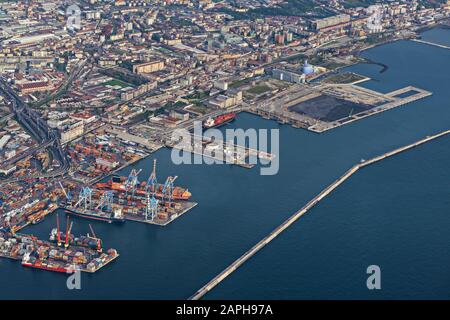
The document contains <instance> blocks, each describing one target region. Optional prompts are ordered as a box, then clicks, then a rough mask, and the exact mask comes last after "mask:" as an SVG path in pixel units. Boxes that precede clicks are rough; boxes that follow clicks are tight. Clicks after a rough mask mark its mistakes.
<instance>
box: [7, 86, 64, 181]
mask: <svg viewBox="0 0 450 320" xmlns="http://www.w3.org/2000/svg"><path fill="white" fill-rule="evenodd" d="M0 94H1V95H2V96H3V97H4V98H5V101H6V102H7V104H8V106H9V107H10V109H11V112H12V113H13V115H14V117H15V119H16V120H17V122H18V123H19V124H20V125H21V126H22V127H23V128H24V129H25V130H27V132H29V133H30V134H31V136H32V137H33V139H35V140H36V141H37V142H38V143H39V145H38V146H37V147H35V148H31V149H30V150H27V151H26V152H24V153H22V154H20V155H19V156H18V157H14V158H12V159H10V160H8V161H6V162H4V163H2V167H8V166H10V165H13V164H14V163H15V162H17V161H19V160H20V159H23V158H25V157H27V156H30V155H32V154H33V153H35V152H37V151H38V150H43V149H47V150H48V151H49V152H50V153H51V154H52V156H53V158H54V159H55V160H56V161H58V163H59V168H58V169H56V170H54V171H53V172H51V173H45V174H44V175H45V176H46V177H54V176H58V175H61V174H64V173H65V172H67V170H68V169H69V160H68V159H67V156H66V154H65V152H64V151H63V149H62V147H61V143H60V141H59V136H58V131H57V130H55V129H52V128H50V127H49V126H48V125H47V122H46V121H45V120H44V119H42V118H41V116H40V114H38V113H37V112H36V111H34V110H32V109H31V108H29V107H28V106H27V105H26V104H25V103H24V102H23V100H22V99H21V98H20V97H19V96H18V95H17V93H16V92H15V91H14V90H13V89H12V88H11V87H10V86H9V84H8V82H7V81H6V80H5V79H3V78H1V77H0Z"/></svg>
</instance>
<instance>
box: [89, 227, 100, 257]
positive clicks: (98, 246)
mask: <svg viewBox="0 0 450 320" xmlns="http://www.w3.org/2000/svg"><path fill="white" fill-rule="evenodd" d="M89 229H90V230H91V233H92V235H90V234H89V233H88V234H87V235H88V238H91V239H93V240H95V241H97V251H99V252H101V251H102V240H100V239H99V238H97V235H96V234H95V232H94V228H92V226H91V224H89Z"/></svg>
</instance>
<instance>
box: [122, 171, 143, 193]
mask: <svg viewBox="0 0 450 320" xmlns="http://www.w3.org/2000/svg"><path fill="white" fill-rule="evenodd" d="M141 171H142V169H139V170H136V169H133V170H131V172H130V174H129V176H128V178H127V180H126V181H125V184H124V186H125V190H126V193H125V194H126V195H128V193H129V192H130V191H131V195H132V196H134V192H135V191H136V186H137V185H138V184H139V180H138V175H139V173H141Z"/></svg>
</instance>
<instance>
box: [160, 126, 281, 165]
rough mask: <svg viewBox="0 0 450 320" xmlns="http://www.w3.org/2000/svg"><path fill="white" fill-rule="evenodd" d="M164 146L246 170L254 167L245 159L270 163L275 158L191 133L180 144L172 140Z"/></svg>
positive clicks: (247, 148)
mask: <svg viewBox="0 0 450 320" xmlns="http://www.w3.org/2000/svg"><path fill="white" fill-rule="evenodd" d="M186 140H188V141H186ZM166 146H167V147H169V148H175V149H179V150H182V151H186V152H189V153H192V154H196V155H200V156H204V157H208V158H211V159H213V160H217V161H221V162H226V163H231V164H235V165H238V166H241V167H243V168H247V169H250V168H253V167H254V164H253V163H247V161H246V159H247V158H249V157H254V158H259V159H262V160H266V161H272V160H273V159H274V157H275V155H274V154H272V153H268V152H264V151H260V150H256V149H253V148H249V147H243V146H240V145H238V144H235V143H232V142H225V141H223V140H214V139H212V138H210V137H206V136H198V135H195V134H192V133H191V134H190V135H189V137H186V138H185V137H183V138H182V141H181V142H180V141H173V140H170V141H167V142H166Z"/></svg>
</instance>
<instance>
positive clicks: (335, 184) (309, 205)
mask: <svg viewBox="0 0 450 320" xmlns="http://www.w3.org/2000/svg"><path fill="white" fill-rule="evenodd" d="M448 134H450V130H447V131H443V132H441V133H438V134H435V135H433V136H427V137H426V138H424V139H421V140H419V141H416V142H414V143H412V144H409V145H406V146H404V147H401V148H398V149H395V150H393V151H390V152H387V153H384V154H382V155H380V156H377V157H374V158H372V159H370V160H362V161H361V162H360V163H357V164H356V165H354V166H353V167H351V168H350V169H349V170H347V171H346V172H345V173H344V174H343V175H342V176H340V177H339V178H338V179H337V180H335V181H334V182H333V183H331V184H330V185H329V186H327V187H326V188H325V189H323V190H322V191H321V192H320V193H319V194H318V195H317V196H315V197H314V198H313V199H312V200H310V201H309V202H308V203H307V204H306V205H305V206H303V207H302V208H301V209H300V210H299V211H297V212H296V213H294V214H293V215H292V216H291V217H289V218H288V219H287V220H285V221H284V222H283V223H282V224H281V225H279V226H278V227H277V228H275V230H273V231H272V232H271V233H270V234H269V235H267V236H266V237H264V238H263V239H262V240H261V241H259V242H258V243H257V244H256V245H254V246H253V247H252V248H251V249H250V250H248V251H247V252H245V253H244V254H243V255H242V256H241V257H239V258H238V259H237V260H236V261H234V262H233V263H232V264H231V265H229V266H228V267H227V268H226V269H225V270H223V271H222V272H221V273H219V274H218V275H217V276H216V277H214V278H213V279H212V280H211V281H209V282H208V283H207V284H206V285H204V286H203V287H202V288H200V289H199V290H198V291H197V292H195V293H194V294H193V295H192V296H191V297H190V298H189V300H199V299H201V298H202V297H203V296H204V295H205V294H207V293H208V292H209V291H211V290H212V289H213V288H214V287H215V286H217V285H218V284H219V283H220V282H222V281H223V280H224V279H226V278H227V277H228V276H229V275H231V274H232V273H233V272H234V271H236V270H237V269H238V268H239V267H240V266H241V265H242V264H244V263H245V262H246V261H247V260H249V259H250V258H251V257H253V256H254V255H255V254H256V253H257V252H258V251H260V250H261V249H262V248H264V247H265V246H266V245H267V244H269V243H270V242H271V241H272V240H273V239H275V237H277V236H278V235H279V234H281V233H282V232H283V231H284V230H286V229H287V228H288V227H289V226H291V225H292V224H293V223H294V222H296V221H297V220H298V219H299V218H300V217H301V216H303V215H304V214H305V213H307V212H308V211H309V210H310V209H312V208H313V207H314V206H315V205H316V204H318V203H319V202H320V201H321V200H323V199H324V198H325V197H327V196H328V195H329V194H330V193H331V192H333V191H334V190H335V189H336V188H337V187H339V186H340V185H341V184H342V183H344V182H345V181H346V180H347V179H349V178H350V177H351V176H352V175H354V174H355V173H356V172H357V171H358V170H359V169H362V168H364V167H367V166H369V165H372V164H375V163H377V162H380V161H382V160H384V159H387V158H389V157H393V156H395V155H397V154H400V153H402V152H405V151H408V150H410V149H413V148H415V147H418V146H420V145H422V144H424V143H427V142H429V141H432V140H435V139H438V138H441V137H443V136H446V135H448Z"/></svg>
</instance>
